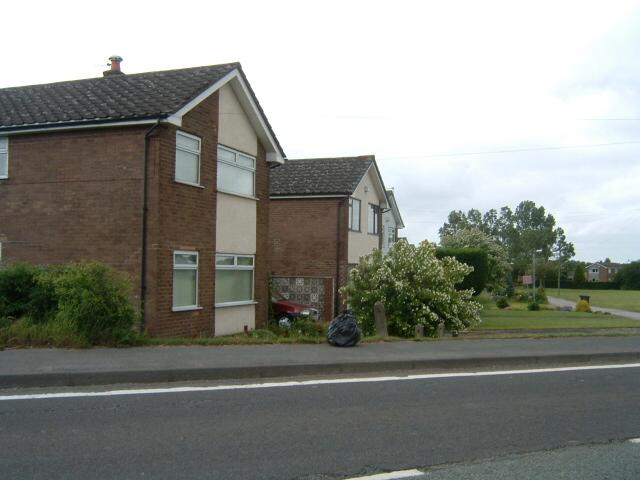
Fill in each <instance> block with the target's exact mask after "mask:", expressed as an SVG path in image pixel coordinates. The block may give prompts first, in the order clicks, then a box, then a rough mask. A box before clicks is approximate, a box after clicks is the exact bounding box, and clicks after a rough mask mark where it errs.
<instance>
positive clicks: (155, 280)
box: [0, 57, 284, 336]
mask: <svg viewBox="0 0 640 480" xmlns="http://www.w3.org/2000/svg"><path fill="white" fill-rule="evenodd" d="M110 60H111V70H109V71H107V72H105V75H104V76H103V77H100V78H91V79H85V80H75V81H68V82H60V83H52V84H46V85H32V86H25V87H16V88H5V89H1V90H0V206H1V207H0V246H1V250H0V251H1V252H2V261H3V262H9V263H11V262H17V261H29V262H33V263H37V264H58V263H64V262H72V261H82V260H95V261H100V262H104V263H106V264H108V265H111V266H112V267H114V268H116V269H118V270H121V271H123V272H126V273H128V275H129V276H130V278H131V280H132V284H133V288H134V297H135V298H134V300H135V301H136V303H137V304H138V305H139V306H140V309H141V311H142V314H143V321H144V326H145V328H146V329H147V331H148V332H150V334H152V335H162V336H167V335H181V336H185V335H189V336H190V335H213V334H215V335H222V334H229V333H234V332H239V331H242V330H243V329H244V328H249V329H253V328H256V327H260V326H263V325H265V323H266V321H267V315H268V304H269V298H268V287H267V283H268V271H269V267H268V243H267V239H268V220H269V172H270V168H269V167H270V166H272V165H278V164H280V163H283V162H284V152H283V150H282V148H281V147H280V145H279V143H278V140H277V139H276V136H275V134H274V133H273V131H272V129H271V127H270V125H269V122H268V121H267V118H266V116H265V114H264V112H263V110H262V108H261V107H260V104H259V103H258V100H257V99H256V97H255V95H254V92H253V90H252V89H251V87H250V85H249V82H248V81H247V79H246V77H245V74H244V73H243V71H242V68H241V66H240V64H239V63H230V64H224V65H213V66H205V67H196V68H186V69H180V70H168V71H160V72H150V73H140V74H134V75H125V74H123V73H122V72H121V70H120V61H121V60H122V59H121V58H119V57H112V58H111V59H110Z"/></svg>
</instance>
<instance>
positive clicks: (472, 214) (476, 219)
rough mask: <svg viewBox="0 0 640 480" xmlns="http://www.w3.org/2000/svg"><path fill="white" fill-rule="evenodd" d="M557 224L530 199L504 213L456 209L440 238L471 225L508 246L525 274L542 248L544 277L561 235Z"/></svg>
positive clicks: (514, 262)
mask: <svg viewBox="0 0 640 480" xmlns="http://www.w3.org/2000/svg"><path fill="white" fill-rule="evenodd" d="M555 224H556V221H555V218H554V217H553V215H551V214H549V213H547V212H546V210H545V208H544V207H543V206H537V205H536V204H535V203H534V202H532V201H530V200H526V201H523V202H520V203H519V204H518V206H517V207H516V209H515V210H511V208H509V207H508V206H505V207H502V208H501V209H500V213H498V212H496V211H495V210H489V211H488V212H486V213H485V214H484V215H483V214H482V213H481V212H480V211H479V210H476V209H471V210H469V211H468V212H467V213H466V214H465V213H464V212H462V211H460V210H456V211H452V212H451V213H450V214H449V217H448V219H447V222H445V223H444V225H443V226H442V228H440V239H441V241H442V239H443V238H444V237H447V236H451V235H454V234H456V233H457V232H459V231H461V230H465V229H468V228H475V229H477V230H480V231H481V232H483V233H485V234H486V235H488V236H490V237H491V238H492V239H494V240H495V241H496V242H498V243H499V244H500V245H502V247H503V248H505V249H506V251H507V254H508V257H509V261H510V262H511V263H512V265H513V270H514V271H515V272H516V273H525V272H526V271H527V270H528V269H529V268H530V267H531V260H532V258H531V257H532V254H533V252H535V251H537V250H540V251H541V252H540V253H538V254H537V255H536V257H537V259H538V260H539V261H541V263H542V265H541V269H540V274H541V276H543V275H544V271H545V269H546V264H547V262H548V260H549V258H550V257H551V256H552V254H553V248H554V245H555V243H556V240H557V237H558V229H557V228H556V226H555ZM563 234H564V232H563ZM565 242H566V238H565Z"/></svg>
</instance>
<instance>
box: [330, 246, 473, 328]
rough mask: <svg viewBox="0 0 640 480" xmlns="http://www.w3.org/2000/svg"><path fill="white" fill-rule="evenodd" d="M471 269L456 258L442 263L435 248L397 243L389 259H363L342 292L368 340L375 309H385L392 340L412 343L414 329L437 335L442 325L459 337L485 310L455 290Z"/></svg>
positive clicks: (468, 293)
mask: <svg viewBox="0 0 640 480" xmlns="http://www.w3.org/2000/svg"><path fill="white" fill-rule="evenodd" d="M469 272H471V267H468V266H467V265H465V264H463V263H460V262H458V261H457V260H456V259H455V258H453V257H445V258H443V259H442V260H439V259H438V258H437V257H436V247H435V245H434V244H432V243H429V242H426V241H424V242H422V243H420V245H418V246H417V247H416V246H414V245H410V244H409V243H408V242H406V241H400V242H396V243H395V244H394V245H393V247H392V248H391V250H390V251H389V253H388V254H387V255H385V256H383V255H382V253H381V252H380V251H379V250H376V251H374V252H373V253H371V254H370V255H367V256H365V257H362V258H361V259H360V263H359V264H358V266H357V267H355V268H354V269H352V270H351V272H350V274H349V284H348V285H347V286H346V287H343V288H342V289H341V293H343V294H344V295H346V297H347V299H348V302H349V306H350V307H351V309H352V310H353V312H354V313H355V314H356V317H357V318H358V320H359V322H360V324H361V327H362V330H363V331H364V333H365V335H371V334H373V333H374V331H375V327H374V319H373V305H374V304H375V302H377V301H381V302H382V303H384V306H385V312H386V314H387V325H388V328H389V333H390V334H391V335H398V336H402V337H409V336H412V335H413V334H414V331H415V326H416V325H424V327H425V330H426V331H427V332H429V333H434V332H435V331H436V329H437V327H438V324H439V323H440V322H443V323H444V325H445V327H446V328H447V329H449V330H451V331H460V330H463V329H464V328H467V327H469V326H470V325H474V324H476V323H479V322H480V310H481V309H482V306H481V305H480V304H479V303H478V302H475V301H474V300H472V295H473V291H472V290H456V288H455V287H456V285H457V284H458V283H460V282H461V281H462V280H463V279H464V277H465V276H466V275H467V274H468V273H469Z"/></svg>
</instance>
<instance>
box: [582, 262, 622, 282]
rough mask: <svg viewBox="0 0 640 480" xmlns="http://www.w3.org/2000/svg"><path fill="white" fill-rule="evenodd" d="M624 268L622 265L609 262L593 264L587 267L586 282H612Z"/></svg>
mask: <svg viewBox="0 0 640 480" xmlns="http://www.w3.org/2000/svg"><path fill="white" fill-rule="evenodd" d="M623 266H624V264H623V263H614V262H610V261H606V260H605V261H604V262H595V263H592V264H590V265H587V266H586V267H585V268H586V271H587V282H613V279H614V277H615V275H616V273H618V271H619V270H620V268H622V267H623Z"/></svg>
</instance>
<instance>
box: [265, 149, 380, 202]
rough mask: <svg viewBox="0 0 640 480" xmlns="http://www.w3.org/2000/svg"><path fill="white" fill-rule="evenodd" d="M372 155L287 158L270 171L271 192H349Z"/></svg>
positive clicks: (370, 163)
mask: <svg viewBox="0 0 640 480" xmlns="http://www.w3.org/2000/svg"><path fill="white" fill-rule="evenodd" d="M374 162H375V157H374V156H373V155H366V156H361V157H339V158H309V159H301V160H288V161H287V162H286V163H285V164H284V165H280V166H278V167H276V168H274V169H273V170H272V171H271V195H272V196H274V197H277V196H292V195H295V196H298V195H301V196H304V195H351V194H352V193H353V192H354V191H355V190H356V188H357V187H358V184H359V183H360V180H361V179H362V177H363V176H364V174H365V173H367V170H368V169H369V167H370V166H371V165H372V164H374Z"/></svg>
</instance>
